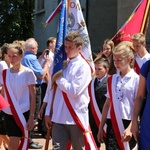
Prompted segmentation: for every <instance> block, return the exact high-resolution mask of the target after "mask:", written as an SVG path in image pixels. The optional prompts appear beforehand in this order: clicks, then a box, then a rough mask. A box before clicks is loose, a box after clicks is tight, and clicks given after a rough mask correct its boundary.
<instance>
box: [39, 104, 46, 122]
mask: <svg viewBox="0 0 150 150" xmlns="http://www.w3.org/2000/svg"><path fill="white" fill-rule="evenodd" d="M46 106H47V102H43V103H42V106H41V109H40V111H39V113H38V118H39V119H40V120H42V117H43V113H44V109H45V108H46Z"/></svg>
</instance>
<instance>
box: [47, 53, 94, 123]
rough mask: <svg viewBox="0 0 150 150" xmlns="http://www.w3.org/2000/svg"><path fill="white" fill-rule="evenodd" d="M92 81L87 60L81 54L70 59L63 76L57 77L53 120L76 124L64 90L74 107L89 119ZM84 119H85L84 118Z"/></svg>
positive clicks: (49, 102)
mask: <svg viewBox="0 0 150 150" xmlns="http://www.w3.org/2000/svg"><path fill="white" fill-rule="evenodd" d="M90 81H91V70H90V66H89V65H88V64H87V62H86V61H85V60H84V59H83V58H82V57H81V56H80V55H79V56H78V57H76V58H74V59H71V60H69V63H68V65H67V67H66V68H65V69H63V76H62V77H61V78H59V79H57V81H56V83H57V85H58V86H57V90H56V94H55V98H54V104H53V115H52V121H53V122H55V123H61V124H75V122H74V120H73V118H72V116H71V114H70V112H69V110H68V107H67V106H66V104H65V101H64V97H63V95H62V91H64V92H65V93H66V94H67V96H68V98H69V101H70V103H71V105H72V107H73V109H74V110H75V111H76V112H77V113H78V114H79V115H82V116H84V118H86V120H88V104H89V94H88V85H89V83H90ZM52 94H53V90H51V91H50V92H49V97H48V98H49V99H48V105H47V108H46V113H45V115H48V116H49V114H50V107H51V100H52ZM83 121H84V120H83Z"/></svg>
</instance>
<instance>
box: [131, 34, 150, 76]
mask: <svg viewBox="0 0 150 150" xmlns="http://www.w3.org/2000/svg"><path fill="white" fill-rule="evenodd" d="M132 42H133V47H134V52H135V65H134V68H135V71H136V72H137V73H138V74H139V70H140V68H141V67H142V65H143V63H145V62H146V61H147V60H149V59H150V54H149V53H148V51H147V50H146V39H145V35H144V34H143V33H135V34H134V35H133V36H132Z"/></svg>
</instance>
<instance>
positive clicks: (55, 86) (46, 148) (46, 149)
mask: <svg viewBox="0 0 150 150" xmlns="http://www.w3.org/2000/svg"><path fill="white" fill-rule="evenodd" d="M53 88H54V91H53V97H52V104H51V108H50V119H51V118H52V114H53V104H54V98H55V93H56V88H57V85H56V83H55V82H54V84H53ZM51 128H52V126H51V127H50V128H47V134H46V141H45V149H44V150H48V146H49V140H50V132H51Z"/></svg>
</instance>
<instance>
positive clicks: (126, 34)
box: [112, 0, 149, 45]
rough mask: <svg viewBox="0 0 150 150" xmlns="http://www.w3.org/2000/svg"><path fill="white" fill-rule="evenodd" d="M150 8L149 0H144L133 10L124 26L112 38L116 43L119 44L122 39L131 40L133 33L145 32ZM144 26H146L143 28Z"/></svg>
mask: <svg viewBox="0 0 150 150" xmlns="http://www.w3.org/2000/svg"><path fill="white" fill-rule="evenodd" d="M148 9H149V2H148V0H142V1H141V2H140V3H139V4H138V6H137V7H136V9H135V10H134V11H133V13H132V14H131V16H130V17H129V19H128V20H127V21H126V23H125V24H124V25H123V26H122V28H121V29H120V30H119V31H118V32H117V34H116V35H115V36H114V37H113V38H112V40H113V41H114V43H115V45H117V44H118V43H119V42H121V41H131V37H132V35H133V34H135V33H138V32H142V33H144V32H145V31H144V30H145V29H146V24H147V18H148V13H146V12H147V10H148ZM142 26H144V28H142Z"/></svg>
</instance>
